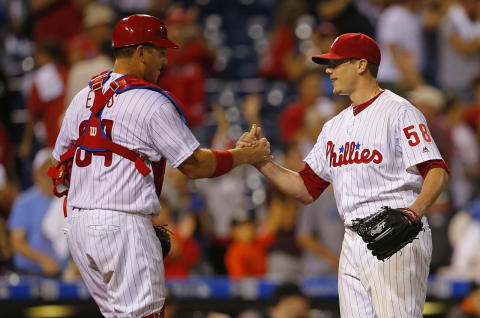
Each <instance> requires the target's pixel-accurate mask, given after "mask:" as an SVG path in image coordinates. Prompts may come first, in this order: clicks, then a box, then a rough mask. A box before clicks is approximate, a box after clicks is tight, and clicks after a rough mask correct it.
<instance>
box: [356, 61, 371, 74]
mask: <svg viewBox="0 0 480 318" xmlns="http://www.w3.org/2000/svg"><path fill="white" fill-rule="evenodd" d="M367 66H368V61H367V60H365V59H361V60H358V64H357V72H358V74H363V73H365V72H367V71H368V69H367Z"/></svg>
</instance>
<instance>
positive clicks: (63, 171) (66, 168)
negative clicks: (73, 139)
mask: <svg viewBox="0 0 480 318" xmlns="http://www.w3.org/2000/svg"><path fill="white" fill-rule="evenodd" d="M74 155H75V147H70V149H68V151H67V152H66V153H64V154H63V155H61V156H60V162H59V163H58V165H57V166H56V167H55V168H54V167H49V168H48V170H47V175H48V176H49V177H51V178H52V181H53V194H55V195H56V196H57V197H59V198H60V197H62V196H64V195H66V194H67V193H68V187H67V188H66V189H64V190H63V191H61V192H60V191H59V190H58V187H59V186H61V185H66V184H67V183H68V181H69V180H70V175H71V173H72V165H73V156H74Z"/></svg>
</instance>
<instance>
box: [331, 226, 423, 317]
mask: <svg viewBox="0 0 480 318" xmlns="http://www.w3.org/2000/svg"><path fill="white" fill-rule="evenodd" d="M424 228H425V231H421V232H420V233H419V234H418V236H417V239H415V240H414V241H413V242H412V243H410V244H408V245H407V246H405V247H404V248H403V249H402V250H400V251H399V252H397V253H396V254H395V255H393V256H392V257H391V258H390V259H388V260H386V261H385V262H382V261H379V260H377V258H376V257H375V256H373V255H372V253H371V251H370V250H369V249H367V244H366V243H365V242H364V241H363V240H362V238H361V237H360V236H359V235H358V234H356V233H355V232H354V231H352V230H351V229H348V228H347V229H346V232H345V237H344V240H343V245H342V253H341V256H340V268H339V274H338V291H339V296H340V315H341V317H342V318H354V317H355V318H358V317H361V318H394V317H395V318H397V317H398V318H400V317H402V318H421V317H423V306H424V304H425V298H426V294H427V278H428V272H429V267H430V261H431V258H432V234H431V231H430V228H429V227H428V224H427V222H424Z"/></svg>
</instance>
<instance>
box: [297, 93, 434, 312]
mask: <svg viewBox="0 0 480 318" xmlns="http://www.w3.org/2000/svg"><path fill="white" fill-rule="evenodd" d="M430 136H431V135H430V132H429V131H428V128H427V124H426V121H425V118H424V117H423V115H422V114H421V113H420V111H418V110H417V109H416V108H415V107H413V106H412V105H411V104H410V103H409V102H408V101H407V100H405V99H403V98H401V97H400V96H398V95H395V94H394V93H392V92H390V91H385V92H384V93H383V94H381V95H380V96H379V97H378V98H377V99H376V100H375V101H374V102H373V103H372V104H371V105H369V106H368V107H367V108H365V109H364V110H363V111H361V112H360V113H358V114H357V115H354V114H353V107H352V106H351V107H349V108H347V109H345V110H344V111H342V112H341V113H340V114H338V115H337V116H335V117H334V118H332V119H331V120H330V121H329V122H327V123H326V124H325V126H324V128H323V130H322V132H321V133H320V135H319V137H318V140H317V143H316V144H315V146H314V147H313V149H312V151H311V152H310V153H309V154H308V156H307V157H306V158H305V162H306V163H307V164H308V165H309V166H310V167H311V168H312V170H313V171H315V173H316V174H317V175H318V176H319V177H320V178H322V179H324V180H326V181H328V182H330V183H332V185H333V188H334V192H335V199H336V202H337V208H338V211H339V213H340V216H341V218H342V219H343V220H344V223H345V225H346V226H347V230H346V234H345V238H344V242H343V246H342V253H341V258H340V268H339V294H340V308H341V316H342V317H362V318H370V317H372V318H373V317H376V318H378V317H382V318H392V317H405V318H416V317H422V312H423V305H424V302H425V296H426V280H427V277H428V271H429V265H430V260H431V252H432V243H431V233H430V229H429V228H428V224H427V222H426V219H425V218H424V220H423V221H424V224H425V227H426V230H425V231H424V232H420V234H419V236H418V239H417V240H414V241H413V243H411V244H408V245H407V246H406V247H404V248H403V249H402V250H401V251H400V252H399V253H397V254H395V255H394V256H393V257H392V258H390V259H389V260H387V261H385V262H381V261H378V260H377V259H376V258H375V257H374V256H373V255H372V254H371V252H370V251H369V250H368V249H367V246H366V244H365V243H364V242H363V241H362V239H361V237H360V236H358V235H357V234H355V233H354V232H352V231H350V230H349V229H348V226H351V225H352V220H354V219H356V218H363V217H366V216H368V215H370V214H372V213H374V212H375V211H377V210H378V209H379V208H380V207H382V206H391V207H394V208H399V207H409V206H410V205H411V204H412V203H413V202H414V201H415V199H416V198H417V197H418V195H419V193H420V191H421V187H422V183H423V180H422V177H421V176H420V175H419V172H418V169H417V168H416V165H417V164H418V163H421V162H424V161H428V160H434V159H441V156H440V153H439V151H438V149H437V146H436V145H435V142H434V141H433V140H432V139H431V137H430ZM353 149H354V150H353Z"/></svg>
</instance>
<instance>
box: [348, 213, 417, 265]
mask: <svg viewBox="0 0 480 318" xmlns="http://www.w3.org/2000/svg"><path fill="white" fill-rule="evenodd" d="M353 228H354V229H355V231H356V232H357V233H358V235H360V236H361V237H362V239H363V240H364V241H365V243H367V247H368V249H369V250H371V251H372V254H373V255H374V256H376V257H377V258H378V259H379V260H381V261H384V260H385V259H389V258H390V257H391V256H392V255H393V254H395V253H396V252H398V251H399V250H401V249H402V248H403V247H404V246H405V245H407V244H408V243H410V242H412V241H413V240H414V239H415V238H416V237H417V234H418V233H419V232H420V231H421V230H422V229H423V223H422V220H421V219H420V218H419V217H418V215H417V214H416V213H415V212H413V211H412V210H410V209H392V208H390V207H388V206H384V207H382V208H381V209H380V211H378V212H375V213H373V214H372V215H370V216H367V217H366V218H363V219H355V220H353Z"/></svg>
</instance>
